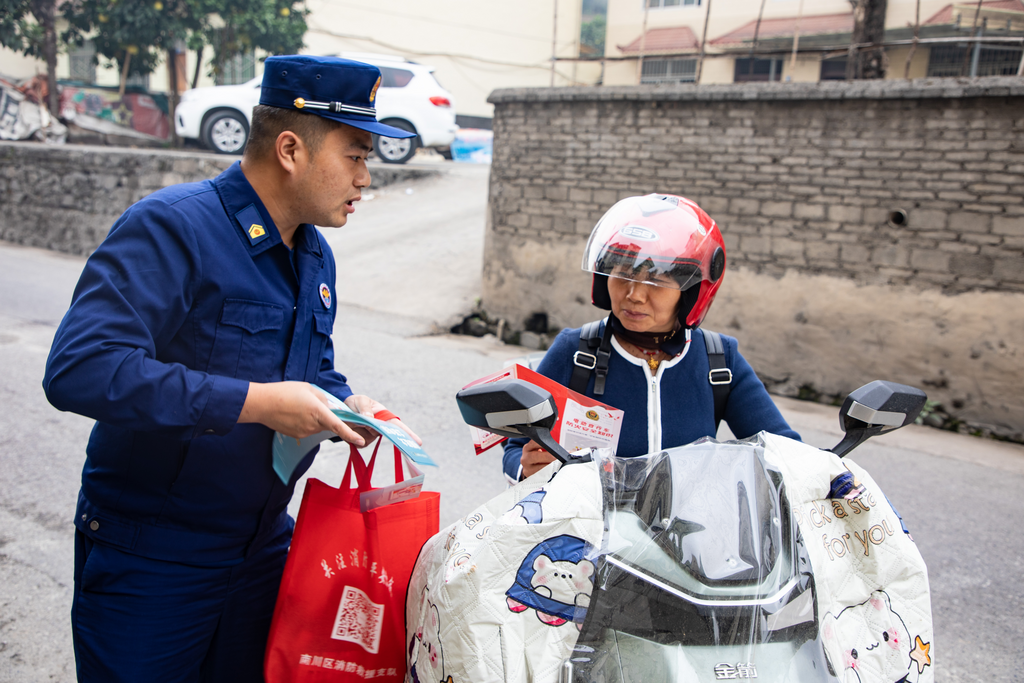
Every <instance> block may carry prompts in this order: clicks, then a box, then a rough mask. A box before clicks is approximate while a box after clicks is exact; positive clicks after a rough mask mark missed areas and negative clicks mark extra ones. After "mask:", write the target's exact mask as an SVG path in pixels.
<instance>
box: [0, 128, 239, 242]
mask: <svg viewBox="0 0 1024 683" xmlns="http://www.w3.org/2000/svg"><path fill="white" fill-rule="evenodd" d="M234 161H235V158H234V157H224V156H216V155H213V154H194V153H191V154H190V153H188V152H169V151H163V150H137V149H121V148H109V147H90V146H77V145H62V146H59V147H58V146H48V145H40V144H37V143H27V142H22V143H16V142H11V143H0V169H2V170H0V239H4V240H7V241H9V242H16V243H18V244H25V245H28V246H33V247H42V248H45V249H54V250H56V251H63V252H66V253H69V254H88V253H90V252H91V251H92V250H93V249H95V248H96V245H98V244H99V243H100V242H101V241H103V238H104V237H105V236H106V234H107V231H108V230H109V229H110V226H111V225H113V224H114V221H116V220H117V219H118V217H119V216H120V215H121V214H122V213H123V212H124V210H125V209H127V208H128V207H129V206H131V205H132V204H134V203H135V202H137V201H138V200H140V199H142V198H143V197H145V196H146V195H148V194H150V193H151V192H155V191H156V190H159V189H160V188H163V187H166V186H168V185H173V184H175V183H185V182H192V181H197V180H205V179H206V178H212V177H214V176H216V175H217V174H218V173H220V172H221V171H222V170H224V169H225V168H227V167H228V166H230V165H231V164H232V163H233V162H234Z"/></svg>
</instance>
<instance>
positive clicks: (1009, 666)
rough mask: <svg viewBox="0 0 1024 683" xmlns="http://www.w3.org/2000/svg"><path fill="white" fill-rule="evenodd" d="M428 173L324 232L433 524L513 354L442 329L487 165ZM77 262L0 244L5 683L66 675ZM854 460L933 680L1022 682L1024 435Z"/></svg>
mask: <svg viewBox="0 0 1024 683" xmlns="http://www.w3.org/2000/svg"><path fill="white" fill-rule="evenodd" d="M438 168H439V169H441V170H442V171H443V172H442V174H441V175H440V176H438V177H435V178H430V179H426V180H419V181H416V182H413V183H407V184H403V185H397V186H390V187H387V188H384V190H382V191H376V192H375V193H374V197H373V198H372V199H369V198H368V197H367V198H365V199H364V202H363V203H361V204H358V205H357V207H356V213H355V214H354V216H353V217H352V218H351V220H350V224H349V225H348V226H346V227H345V228H342V229H339V230H327V231H325V233H326V234H327V235H328V240H329V241H330V243H331V245H332V248H333V249H334V252H335V255H336V257H337V259H338V263H339V269H338V270H339V277H338V287H337V292H338V298H339V302H338V305H339V309H338V322H337V325H336V327H335V335H334V344H335V349H336V355H337V366H338V368H339V369H340V370H341V371H342V372H344V373H345V374H346V375H347V376H348V378H349V381H350V383H351V384H352V385H353V387H354V388H355V389H356V390H358V391H360V392H361V393H367V394H370V395H372V396H374V397H376V398H379V399H380V400H381V401H383V402H384V403H385V404H386V405H388V407H389V408H391V409H392V410H393V411H394V412H395V413H397V414H399V415H401V416H402V417H403V419H404V420H406V421H407V422H408V423H409V424H410V425H411V426H412V427H413V428H414V429H415V430H416V431H417V432H418V433H419V434H420V436H421V437H422V438H423V441H424V446H425V448H426V449H427V450H428V452H429V453H430V454H431V455H432V456H433V457H434V458H435V460H437V461H438V463H439V465H440V467H439V468H438V469H436V470H433V469H427V471H426V486H427V488H429V489H433V490H439V491H441V494H442V495H441V499H442V510H441V524H442V527H443V526H445V525H446V524H449V523H451V522H453V521H455V520H457V519H458V518H460V517H461V516H463V515H465V514H466V513H468V512H470V511H471V510H472V509H473V508H474V507H475V506H477V505H479V504H481V503H483V502H484V501H486V500H487V499H488V498H490V497H491V496H493V495H494V494H496V493H498V492H499V491H501V490H502V488H503V487H504V482H503V479H502V476H501V473H500V456H499V454H498V453H496V452H488V453H485V454H483V455H481V456H476V455H474V453H473V447H472V444H471V441H470V438H469V433H468V429H467V428H466V427H465V425H464V424H463V423H462V421H461V419H460V417H459V414H458V410H457V408H456V406H455V402H454V398H453V397H454V395H455V392H456V391H457V390H458V389H459V388H460V387H462V386H463V385H465V384H466V383H467V382H469V381H470V380H472V379H474V378H477V377H480V376H482V375H484V374H487V373H490V372H493V371H495V370H497V369H499V368H500V367H501V366H502V364H503V362H504V361H506V360H507V359H510V358H513V357H516V356H519V355H522V354H523V353H525V352H526V350H525V349H522V348H518V347H509V346H504V345H502V344H500V343H498V342H497V341H496V340H494V339H488V338H484V339H474V338H467V337H456V336H452V335H447V334H440V332H441V331H443V330H444V329H445V328H446V327H447V326H449V325H450V324H451V323H452V322H453V321H454V320H456V319H458V318H460V317H461V316H462V315H464V314H465V313H467V312H468V311H469V310H470V308H471V307H472V305H473V303H474V301H475V298H476V297H477V296H479V283H480V266H481V255H482V251H483V233H484V222H485V219H484V216H485V212H486V203H487V170H488V169H487V167H486V166H461V165H454V164H445V165H443V166H439V167H438ZM83 264H84V259H82V258H78V257H68V256H64V255H61V254H55V253H52V252H47V251H41V250H37V249H29V248H24V247H19V246H15V245H10V244H5V243H0V293H2V296H0V349H2V350H3V358H4V362H3V365H2V367H3V370H4V372H3V373H0V467H2V469H0V471H2V472H3V476H2V477H0V682H12V683H13V682H18V683H29V682H35V681H73V680H74V679H75V676H74V658H73V654H72V648H71V635H70V625H69V612H70V605H71V587H72V558H73V547H72V539H73V527H72V524H71V517H72V513H73V511H74V507H75V498H76V494H77V489H78V483H79V477H80V473H81V466H82V461H83V451H84V446H85V442H86V440H87V438H88V434H89V430H90V429H91V422H90V421H89V420H87V419H85V418H82V417H79V416H76V415H72V414H68V413H60V412H58V411H56V410H55V409H53V408H52V407H50V406H49V404H48V403H47V402H46V399H45V397H44V396H43V393H42V390H41V385H40V383H41V379H42V374H43V365H44V362H45V359H46V354H47V352H48V350H49V345H50V341H51V340H52V337H53V333H54V331H55V329H56V326H57V324H58V323H59V321H60V318H61V317H62V315H63V313H64V311H65V310H66V308H67V305H68V302H69V301H70V298H71V294H72V291H73V288H74V285H75V282H76V281H77V278H78V274H79V273H80V271H81V268H82V266H83ZM778 403H779V405H780V407H781V408H782V410H783V413H784V415H785V416H786V418H787V419H788V420H789V421H790V423H791V424H792V425H793V426H794V427H795V428H796V429H797V430H798V431H799V432H800V433H801V434H802V435H803V437H804V440H805V441H807V442H809V443H811V444H813V445H815V446H821V447H829V446H832V445H834V444H835V443H836V442H838V440H839V437H840V434H841V432H840V429H839V422H838V419H837V417H836V409H835V408H834V407H830V406H822V405H817V404H812V403H806V402H799V401H793V400H790V399H778ZM345 453H346V451H345V449H344V448H342V447H340V446H338V445H333V444H331V445H329V446H328V447H326V448H325V449H324V450H323V452H322V453H321V455H319V456H318V458H317V461H316V462H315V464H314V465H313V468H312V469H311V471H310V475H311V476H316V477H318V478H321V479H324V480H325V481H328V482H330V483H336V482H337V481H338V480H339V479H340V477H341V472H342V469H343V466H344V462H345ZM851 457H852V458H853V459H854V460H856V461H857V462H858V463H859V464H861V465H862V466H864V467H865V468H866V469H867V470H868V471H870V472H871V473H872V475H873V477H874V478H875V480H876V481H877V482H878V483H879V485H880V486H881V487H882V488H883V490H884V491H885V492H886V494H887V495H888V497H889V499H890V500H891V501H892V502H893V504H894V505H895V506H896V507H897V508H898V509H899V510H900V512H901V514H902V515H903V518H904V520H905V522H906V523H907V525H908V526H909V528H910V529H911V531H912V532H913V535H914V538H915V540H916V542H917V543H918V546H919V547H920V549H921V552H922V555H923V556H924V558H925V560H926V562H927V563H928V567H929V575H930V581H931V589H932V608H933V614H934V620H935V649H934V650H933V654H934V655H935V661H934V664H935V673H936V680H938V681H943V682H953V681H983V680H984V681H1024V674H1022V673H1021V672H1022V657H1021V655H1022V654H1024V591H1022V587H1021V581H1022V579H1024V560H1022V559H1021V558H1024V535H1022V534H1021V533H1020V531H1019V530H1018V529H1019V528H1018V527H1017V522H1018V520H1019V519H1020V518H1021V516H1022V514H1021V513H1022V512H1024V505H1022V504H1021V502H1020V501H1021V493H1020V492H1021V491H1022V490H1024V447H1021V446H1018V445H1014V444H1006V443H1000V442H996V441H986V440H981V439H975V438H971V437H967V436H962V435H958V434H952V433H948V432H940V431H936V430H932V429H929V428H925V427H916V426H912V427H908V428H905V429H903V430H901V431H899V432H896V433H894V434H891V435H888V436H886V437H882V438H878V439H875V440H873V441H872V442H868V443H867V444H866V445H865V446H863V447H861V448H860V449H858V450H857V451H856V452H855V454H854V455H853V456H851ZM298 498H299V496H296V500H295V502H294V503H293V510H294V507H295V506H297V501H298Z"/></svg>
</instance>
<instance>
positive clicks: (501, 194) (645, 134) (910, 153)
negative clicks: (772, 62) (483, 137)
mask: <svg viewBox="0 0 1024 683" xmlns="http://www.w3.org/2000/svg"><path fill="white" fill-rule="evenodd" d="M982 81H983V82H981V83H978V82H976V84H975V85H963V84H958V83H956V82H955V81H954V82H952V83H951V82H949V81H945V80H932V81H925V82H920V81H913V82H910V83H905V82H899V81H896V82H893V81H887V82H885V83H883V84H875V83H866V84H865V83H854V84H847V83H822V84H763V85H761V84H750V85H744V86H712V87H706V86H702V87H700V88H697V87H693V86H678V87H675V88H653V87H648V88H642V89H641V88H592V89H584V88H572V89H553V90H540V89H537V90H499V91H496V92H495V93H494V94H492V96H491V101H492V102H493V103H494V104H495V105H496V108H495V116H494V132H495V149H494V164H493V166H492V175H491V188H492V211H493V213H492V227H491V229H492V230H493V231H494V232H495V233H499V234H500V233H506V234H516V235H520V236H522V237H524V238H527V239H529V238H536V237H538V236H540V235H545V236H547V235H550V234H551V233H552V232H554V233H558V234H560V235H580V236H585V235H587V234H589V233H590V230H591V228H592V227H593V225H594V222H595V221H596V220H597V218H599V217H600V215H601V214H602V213H603V211H604V210H605V209H606V208H607V207H608V206H609V205H611V204H612V203H613V202H615V201H616V200H617V199H619V198H621V197H623V196H628V195H631V194H641V193H647V192H653V191H658V192H672V193H677V194H682V195H685V196H687V197H690V198H691V199H693V200H695V201H696V202H697V203H698V204H700V205H701V206H702V207H703V208H704V209H705V210H707V211H708V212H709V213H710V214H711V215H712V217H714V218H715V219H716V220H717V221H718V223H719V225H720V226H721V227H722V229H723V232H724V233H725V238H726V245H727V247H729V250H728V251H729V256H730V265H732V266H740V265H742V266H748V267H750V268H753V269H754V270H755V271H757V272H766V273H774V274H781V273H782V272H784V271H786V270H791V269H795V270H798V271H801V272H807V273H828V274H832V275H837V276H841V277H848V278H851V279H854V280H857V281H865V282H876V283H877V282H887V283H893V284H907V283H914V284H920V285H922V286H926V287H932V286H934V287H940V288H942V289H943V290H944V291H947V292H954V291H967V290H979V289H980V290H997V291H1014V292H1024V268H1022V257H1024V81H1022V80H1021V79H1017V78H993V79H982ZM759 85H760V87H758V86H759ZM897 210H902V211H903V212H905V213H906V216H907V221H906V223H905V224H903V225H900V226H898V227H894V226H892V225H891V224H889V221H888V219H889V217H890V215H891V214H892V213H893V212H894V211H897Z"/></svg>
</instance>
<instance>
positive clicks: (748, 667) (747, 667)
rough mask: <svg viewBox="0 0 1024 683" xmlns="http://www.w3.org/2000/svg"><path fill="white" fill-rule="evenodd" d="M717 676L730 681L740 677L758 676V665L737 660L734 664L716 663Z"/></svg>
mask: <svg viewBox="0 0 1024 683" xmlns="http://www.w3.org/2000/svg"><path fill="white" fill-rule="evenodd" d="M715 678H717V679H718V680H720V681H728V680H734V679H740V678H757V667H756V666H755V665H754V664H753V663H752V662H747V663H746V664H743V663H741V662H737V663H736V665H735V666H734V665H732V664H716V665H715Z"/></svg>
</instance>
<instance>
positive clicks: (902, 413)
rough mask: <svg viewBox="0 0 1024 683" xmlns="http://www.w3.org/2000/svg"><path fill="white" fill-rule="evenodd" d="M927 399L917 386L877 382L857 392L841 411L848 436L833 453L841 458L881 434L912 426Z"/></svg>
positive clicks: (842, 421) (847, 400) (844, 402)
mask: <svg viewBox="0 0 1024 683" xmlns="http://www.w3.org/2000/svg"><path fill="white" fill-rule="evenodd" d="M926 400H928V396H927V395H926V394H925V393H924V392H923V391H921V390H920V389H918V388H917V387H911V386H907V385H906V384H897V383H896V382H886V381H884V380H875V381H874V382H870V383H868V384H865V385H864V386H862V387H861V388H860V389H857V390H856V391H854V392H853V393H851V394H850V395H849V396H847V397H846V400H845V401H843V407H842V408H840V409H839V425H840V426H841V427H842V428H843V431H844V432H846V436H844V437H843V440H842V441H840V442H839V444H837V445H836V446H835V447H834V448H833V449H832V452H833V453H835V454H836V455H838V456H839V457H840V458H841V457H843V456H844V455H846V454H847V453H849V452H850V451H852V450H853V449H854V448H856V447H857V446H859V445H860V444H862V443H864V442H865V441H866V440H867V439H869V438H871V437H872V436H876V435H878V434H884V433H886V432H891V431H893V430H896V429H899V428H900V427H903V426H905V425H908V424H910V423H911V422H913V421H914V420H915V419H917V416H918V415H920V414H921V410H922V409H923V408H924V404H925V401H926Z"/></svg>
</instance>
